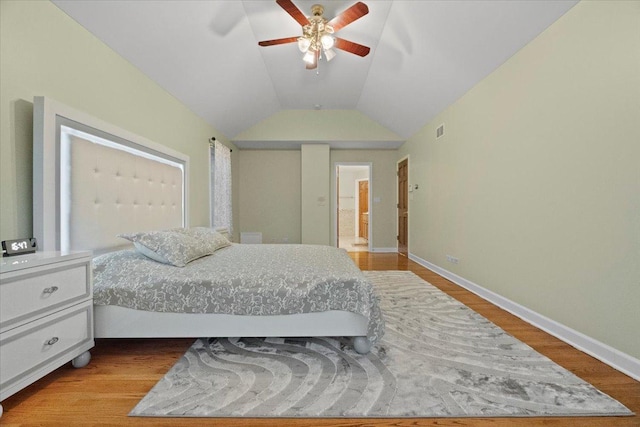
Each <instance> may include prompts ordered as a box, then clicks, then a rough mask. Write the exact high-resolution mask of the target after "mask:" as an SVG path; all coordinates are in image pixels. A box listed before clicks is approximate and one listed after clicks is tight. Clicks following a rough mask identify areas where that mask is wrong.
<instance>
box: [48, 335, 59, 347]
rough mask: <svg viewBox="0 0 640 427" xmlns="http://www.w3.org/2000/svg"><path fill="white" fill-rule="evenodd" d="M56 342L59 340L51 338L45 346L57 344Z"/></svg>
mask: <svg viewBox="0 0 640 427" xmlns="http://www.w3.org/2000/svg"><path fill="white" fill-rule="evenodd" d="M58 340H59V338H58V337H53V338H51V339H50V340H49V341H47V345H54V344H55V343H57V342H58Z"/></svg>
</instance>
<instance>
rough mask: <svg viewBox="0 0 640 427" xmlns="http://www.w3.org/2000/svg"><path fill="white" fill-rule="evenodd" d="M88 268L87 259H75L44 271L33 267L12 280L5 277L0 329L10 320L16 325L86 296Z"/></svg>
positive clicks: (0, 288)
mask: <svg viewBox="0 0 640 427" xmlns="http://www.w3.org/2000/svg"><path fill="white" fill-rule="evenodd" d="M88 269H89V264H88V263H87V264H82V265H78V264H77V263H75V264H73V265H71V266H60V267H58V268H56V269H48V270H46V271H45V272H43V274H40V273H41V272H39V271H36V272H34V273H33V274H29V275H22V276H18V277H16V278H15V279H13V280H12V279H11V278H7V279H4V280H3V281H2V285H1V286H0V326H1V327H2V330H6V329H7V328H9V327H10V326H11V325H12V324H15V326H18V324H17V322H20V321H23V320H28V319H29V318H30V317H33V316H39V315H42V314H44V313H45V312H47V311H50V310H53V309H56V308H62V307H64V306H65V305H69V304H73V303H74V302H79V301H81V300H83V299H86V298H88V297H89V296H90V294H91V289H90V279H89V277H90V276H89V274H88ZM34 270H37V269H34ZM44 273H46V274H44Z"/></svg>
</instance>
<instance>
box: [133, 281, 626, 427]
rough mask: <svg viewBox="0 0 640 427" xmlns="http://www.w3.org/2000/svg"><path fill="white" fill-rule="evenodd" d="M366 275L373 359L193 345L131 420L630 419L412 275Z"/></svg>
mask: <svg viewBox="0 0 640 427" xmlns="http://www.w3.org/2000/svg"><path fill="white" fill-rule="evenodd" d="M365 273H366V275H367V277H368V278H369V279H370V281H371V282H372V283H373V284H374V286H375V288H376V291H377V293H378V295H379V297H380V303H381V308H382V311H383V313H384V316H385V319H386V333H385V336H384V337H383V338H382V340H381V341H380V342H379V343H378V344H376V345H375V346H374V348H373V349H372V351H371V353H369V354H367V355H360V354H357V353H356V352H355V351H353V349H352V347H351V343H350V340H349V339H346V338H306V339H305V338H301V339H279V338H267V339H264V338H242V339H236V338H222V339H215V338H210V339H206V338H203V339H199V340H197V341H196V342H195V343H194V344H193V346H192V347H191V348H190V349H189V350H188V351H187V352H186V354H185V355H184V356H182V358H181V359H180V360H179V361H178V362H177V363H176V364H175V366H173V368H171V370H170V371H169V372H168V373H167V374H166V375H165V376H164V378H162V380H160V382H158V383H157V384H156V386H155V387H154V388H153V389H152V390H151V391H150V392H149V393H148V394H147V395H146V396H145V397H144V398H143V399H142V400H141V401H140V402H139V403H138V405H137V406H136V407H135V408H134V409H133V410H132V411H131V413H130V414H129V415H132V416H153V417H528V416H587V415H608V416H611V415H632V412H631V411H629V410H628V409H627V408H626V407H624V406H623V405H622V404H620V403H619V402H617V401H616V400H614V399H612V398H610V397H609V396H607V395H605V394H604V393H602V392H600V391H599V390H597V389H596V388H595V387H593V386H592V385H590V384H588V383H586V382H584V381H582V380H581V379H579V378H578V377H576V376H575V375H573V374H572V373H570V372H569V371H567V370H566V369H564V368H562V367H560V366H559V365H557V364H555V363H554V362H552V361H551V360H550V359H548V358H546V357H545V356H542V355H541V354H539V353H537V352H536V351H534V350H533V349H532V348H530V347H529V346H527V345H525V344H524V343H522V342H520V341H518V340H517V339H515V338H513V337H512V336H510V335H508V334H507V333H506V332H505V331H503V330H502V329H500V328H498V327H497V326H496V325H494V324H493V323H491V322H489V321H488V320H487V319H485V318H484V317H482V316H480V315H479V314H478V313H476V312H474V311H473V310H471V309H470V308H468V307H467V306H465V305H463V304H461V303H460V302H458V301H457V300H455V299H453V298H451V297H449V296H448V295H447V294H445V293H443V292H442V291H440V290H438V289H437V288H435V287H434V286H432V285H430V284H429V283H427V282H425V281H424V280H422V279H421V278H419V277H418V276H416V275H415V274H413V273H411V272H408V271H378V272H373V271H371V272H365Z"/></svg>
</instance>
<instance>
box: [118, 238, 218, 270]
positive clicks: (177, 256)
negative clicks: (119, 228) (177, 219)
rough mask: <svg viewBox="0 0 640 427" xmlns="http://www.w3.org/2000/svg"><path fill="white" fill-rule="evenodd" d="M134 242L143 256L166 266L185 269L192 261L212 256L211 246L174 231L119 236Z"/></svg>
mask: <svg viewBox="0 0 640 427" xmlns="http://www.w3.org/2000/svg"><path fill="white" fill-rule="evenodd" d="M118 237H122V238H123V239H127V240H129V241H131V242H133V244H134V246H135V247H136V250H137V251H138V252H140V253H141V254H142V255H144V256H146V257H148V258H150V259H152V260H154V261H158V262H161V263H164V264H171V265H175V266H176V267H184V266H185V265H187V264H188V263H190V262H191V261H193V260H195V259H198V258H201V257H203V256H206V255H211V254H212V253H213V252H214V250H212V249H211V248H212V245H211V244H206V243H204V242H202V241H201V240H199V239H196V238H195V237H192V236H190V235H188V234H185V233H181V232H178V231H174V230H164V231H146V232H140V233H129V234H119V235H118Z"/></svg>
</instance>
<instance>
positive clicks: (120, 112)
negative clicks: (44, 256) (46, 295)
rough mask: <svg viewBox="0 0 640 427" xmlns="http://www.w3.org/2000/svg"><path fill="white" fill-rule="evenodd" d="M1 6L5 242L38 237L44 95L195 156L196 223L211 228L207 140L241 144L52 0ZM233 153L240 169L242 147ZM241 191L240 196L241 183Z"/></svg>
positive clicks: (0, 221) (1, 218)
mask: <svg viewBox="0 0 640 427" xmlns="http://www.w3.org/2000/svg"><path fill="white" fill-rule="evenodd" d="M0 11H1V12H0V19H1V21H0V50H1V52H2V55H0V141H1V143H0V180H1V181H0V182H1V190H0V192H1V194H0V237H1V238H2V240H5V239H11V238H16V237H24V236H31V235H32V218H33V215H32V189H31V188H32V158H31V157H32V151H33V142H32V138H33V133H32V121H33V103H32V102H33V97H34V96H37V95H44V96H48V97H50V98H53V99H55V100H56V101H59V102H62V103H64V104H66V105H68V106H70V107H72V108H75V109H77V110H80V111H84V112H86V113H88V114H90V115H92V116H94V117H97V118H99V119H101V120H104V121H106V122H108V123H111V124H114V125H116V126H118V127H121V128H123V129H125V130H127V131H130V132H133V133H136V134H138V135H140V136H143V137H145V138H147V139H150V140H152V141H155V142H158V143H160V144H163V145H166V146H168V147H170V148H173V149H175V150H178V151H180V152H182V153H185V154H187V155H189V157H190V159H191V176H190V182H191V201H190V206H189V212H190V223H191V225H208V223H209V196H208V184H205V183H207V182H208V181H207V180H208V160H207V159H208V155H207V153H208V152H207V147H208V145H207V141H208V139H209V138H210V137H211V136H216V137H217V138H218V140H221V141H222V142H224V143H226V144H227V145H229V146H231V147H233V145H232V144H230V143H228V142H227V141H224V139H223V137H222V135H221V134H220V133H219V132H217V131H216V130H215V129H213V128H212V127H211V126H209V125H208V124H207V123H206V122H205V121H204V120H202V119H201V118H199V117H198V116H196V115H195V114H194V113H192V112H191V111H190V110H188V109H187V108H186V107H185V106H184V105H183V104H182V103H180V102H179V101H178V100H176V99H175V98H174V97H172V96H171V95H169V94H168V93H167V92H165V91H164V90H163V89H161V88H160V87H159V86H157V85H156V84H155V83H154V82H152V81H151V80H150V79H149V78H147V77H146V76H145V75H144V74H142V73H141V72H140V71H138V70H137V69H136V68H134V67H133V66H132V65H131V64H130V63H129V62H127V61H126V60H124V59H123V58H122V57H120V56H119V55H117V54H116V53H115V52H114V51H112V50H111V49H110V48H109V47H107V46H106V45H105V44H103V43H102V42H101V41H99V40H98V39H96V38H95V37H94V36H93V35H91V34H90V33H89V32H87V31H86V30H85V29H84V28H83V27H81V26H80V25H79V24H77V23H76V22H75V21H73V20H72V19H71V18H69V17H68V16H67V15H66V14H65V13H64V12H62V11H61V10H59V9H58V8H57V7H56V6H55V5H53V4H52V3H50V2H48V1H4V0H3V1H2V2H0ZM234 148H235V147H234ZM232 158H233V159H234V160H233V163H234V166H235V169H236V170H237V150H235V149H234V151H233V154H232ZM234 179H235V181H236V182H237V181H238V180H237V173H235V174H234ZM234 192H235V194H236V196H235V197H234V200H236V201H237V194H238V191H237V185H236V186H234ZM236 206H237V205H236ZM236 223H237V215H236Z"/></svg>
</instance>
